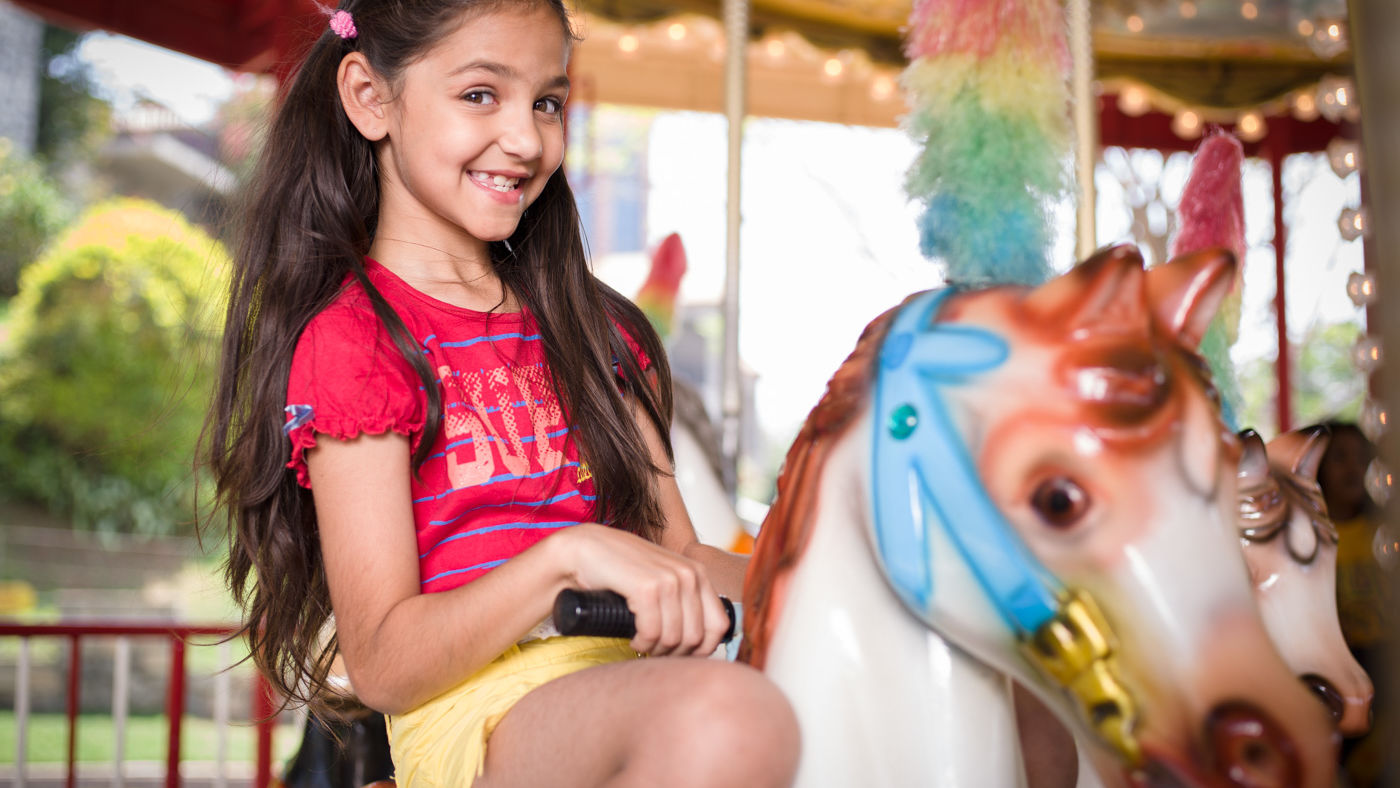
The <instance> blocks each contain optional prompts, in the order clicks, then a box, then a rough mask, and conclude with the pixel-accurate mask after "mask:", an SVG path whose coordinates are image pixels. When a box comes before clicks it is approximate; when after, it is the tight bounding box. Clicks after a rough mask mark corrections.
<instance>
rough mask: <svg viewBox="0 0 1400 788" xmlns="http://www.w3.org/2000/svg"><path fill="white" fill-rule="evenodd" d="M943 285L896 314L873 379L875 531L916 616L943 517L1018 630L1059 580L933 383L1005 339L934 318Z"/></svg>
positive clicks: (1053, 594) (948, 380) (1030, 626)
mask: <svg viewBox="0 0 1400 788" xmlns="http://www.w3.org/2000/svg"><path fill="white" fill-rule="evenodd" d="M951 292H953V291H951V290H948V289H943V290H934V291H929V292H927V293H923V294H920V295H919V296H917V297H916V298H914V299H913V300H912V301H911V302H910V303H908V304H906V305H905V306H904V307H903V308H902V309H900V311H899V313H898V314H897V315H895V318H894V323H893V325H892V326H891V327H890V330H889V333H888V334H887V335H886V337H885V341H884V344H883V345H882V346H881V347H880V363H879V372H878V375H877V378H876V382H875V410H874V421H875V424H874V433H875V439H874V446H873V448H874V455H873V457H872V459H871V473H872V476H873V479H872V484H873V485H874V488H875V489H874V504H875V533H876V537H877V541H878V544H879V550H880V557H881V559H882V561H883V562H884V565H885V574H886V577H887V578H888V579H889V581H890V583H891V584H892V585H893V586H894V588H895V590H896V592H897V593H898V594H899V596H900V598H901V599H902V600H903V601H904V603H905V604H906V605H907V606H909V607H910V608H911V609H912V610H913V611H914V612H915V614H917V615H919V616H921V617H923V616H925V615H926V614H927V613H928V606H929V602H930V600H931V599H932V596H933V583H934V578H933V571H932V566H931V561H932V555H931V552H930V549H929V548H930V537H931V534H930V529H931V528H933V527H935V524H936V523H938V522H941V523H942V524H943V528H944V531H945V532H946V533H947V536H948V538H949V540H950V541H951V542H952V543H953V544H954V545H955V546H956V547H957V549H958V551H959V552H960V553H961V555H962V559H963V562H964V563H966V564H967V566H968V567H970V568H971V569H972V572H973V574H974V576H976V578H977V580H978V582H979V583H980V584H981V586H982V589H983V591H985V593H986V594H987V597H988V599H989V600H991V602H992V604H993V606H994V607H996V609H997V611H998V612H999V613H1000V614H1001V615H1002V617H1003V618H1005V620H1006V621H1007V623H1008V624H1010V625H1011V626H1012V627H1013V628H1014V629H1015V630H1016V632H1017V633H1018V634H1019V635H1022V636H1028V635H1030V634H1033V633H1035V632H1036V631H1038V630H1039V629H1040V628H1041V626H1042V625H1044V624H1045V623H1046V622H1047V621H1049V620H1050V619H1051V618H1052V617H1054V616H1055V614H1056V612H1057V610H1058V609H1059V602H1058V600H1057V591H1058V590H1059V589H1058V584H1057V583H1056V582H1055V581H1054V578H1053V577H1052V576H1051V575H1050V574H1049V573H1048V572H1047V571H1046V570H1045V569H1044V567H1042V566H1041V565H1040V563H1039V562H1038V561H1037V560H1036V559H1035V557H1034V556H1032V555H1031V553H1030V551H1029V550H1027V549H1026V547H1025V544H1024V543H1023V542H1022V541H1021V539H1020V538H1019V537H1018V536H1017V535H1016V533H1015V532H1014V530H1013V529H1012V528H1011V526H1010V525H1009V524H1008V523H1007V522H1006V520H1005V518H1003V517H1002V515H1001V512H1000V511H999V510H998V509H997V508H996V506H995V505H994V504H993V503H992V501H991V499H990V498H989V497H988V496H987V491H986V489H985V488H984V487H983V485H982V481H981V479H980V478H979V477H978V475H977V469H976V467H975V466H974V464H973V462H972V458H971V457H969V456H968V451H967V447H966V446H965V445H964V444H963V441H962V439H961V437H960V436H959V434H958V432H957V430H956V429H955V428H954V426H953V423H952V420H951V418H950V417H949V415H948V409H947V406H946V405H945V404H944V402H943V398H942V396H941V394H940V388H941V387H943V386H949V385H959V384H961V383H964V382H966V381H967V380H968V379H969V378H971V377H973V376H975V375H977V374H979V373H983V372H987V371H990V370H993V369H995V368H997V367H998V366H1000V365H1001V364H1002V362H1004V361H1005V360H1006V358H1007V356H1008V355H1009V352H1010V351H1009V348H1008V347H1007V344H1006V341H1005V340H1004V339H1002V338H1001V337H999V336H997V335H996V334H994V333H992V332H990V331H986V330H984V329H981V328H976V327H972V326H963V325H958V324H940V323H936V322H934V318H935V316H936V315H937V313H938V309H939V307H940V305H941V304H942V302H943V299H944V298H946V297H947V296H948V295H949V294H950V293H951Z"/></svg>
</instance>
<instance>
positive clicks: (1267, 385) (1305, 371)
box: [1239, 322, 1366, 436]
mask: <svg viewBox="0 0 1400 788" xmlns="http://www.w3.org/2000/svg"><path fill="white" fill-rule="evenodd" d="M1360 336H1361V326H1360V325H1358V324H1357V323H1351V322H1347V323H1328V324H1318V325H1313V326H1311V327H1310V328H1309V329H1308V330H1307V332H1306V333H1305V334H1304V336H1303V338H1302V341H1300V342H1298V343H1297V344H1296V345H1295V346H1294V348H1293V355H1292V358H1293V368H1292V370H1293V381H1292V387H1293V407H1292V410H1293V414H1292V415H1293V424H1294V425H1295V426H1299V425H1303V424H1313V423H1316V422H1320V421H1326V420H1327V419H1334V418H1339V419H1346V420H1349V421H1355V420H1356V419H1357V418H1358V416H1359V414H1360V412H1361V403H1362V400H1363V399H1364V398H1365V396H1366V376H1365V375H1363V374H1361V372H1359V371H1358V370H1357V369H1356V366H1355V365H1354V364H1353V363H1352V360H1351V351H1352V347H1353V346H1354V345H1355V344H1356V340H1357V339H1358V338H1360ZM1239 378H1240V389H1241V392H1242V394H1243V396H1244V400H1245V408H1244V413H1243V414H1242V418H1241V421H1240V425H1241V426H1244V427H1253V428H1254V429H1256V430H1258V431H1259V433H1260V434H1262V435H1265V436H1273V435H1274V434H1276V433H1277V431H1278V415H1277V410H1276V408H1277V405H1276V404H1275V403H1276V402H1277V394H1278V391H1277V390H1278V381H1277V379H1276V377H1275V374H1274V359H1271V358H1265V359H1257V360H1255V361H1252V362H1250V363H1249V364H1247V365H1245V366H1244V368H1243V369H1241V370H1240V372H1239Z"/></svg>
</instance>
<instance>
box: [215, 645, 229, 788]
mask: <svg viewBox="0 0 1400 788" xmlns="http://www.w3.org/2000/svg"><path fill="white" fill-rule="evenodd" d="M232 659H233V656H232V651H231V650H230V648H229V642H228V641H227V640H224V641H221V642H220V643H219V670H218V672H217V673H215V674H214V760H215V762H216V763H217V764H218V766H217V769H216V771H215V777H214V786H215V788H228V733H229V731H228V729H229V698H230V696H231V694H232V693H231V692H230V689H229V672H230V668H231V665H232Z"/></svg>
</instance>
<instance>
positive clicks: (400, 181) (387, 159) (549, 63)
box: [378, 4, 569, 251]
mask: <svg viewBox="0 0 1400 788" xmlns="http://www.w3.org/2000/svg"><path fill="white" fill-rule="evenodd" d="M568 53H569V49H568V45H567V42H566V41H565V38H564V31H563V28H562V26H561V24H560V21H559V18H558V16H556V15H555V13H554V12H553V11H551V10H550V9H549V8H548V7H546V6H544V5H542V4H528V5H522V6H521V7H519V8H506V9H503V10H498V11H492V12H488V13H483V14H477V15H472V16H469V17H467V19H466V21H465V22H463V24H462V25H461V26H460V27H459V28H458V29H457V30H456V31H455V32H453V33H451V34H449V35H448V36H446V37H445V38H444V39H443V40H442V41H440V42H438V44H437V45H436V46H434V47H433V48H432V49H430V50H428V52H427V53H426V54H425V55H424V56H423V57H422V58H420V59H418V60H416V61H414V62H412V63H410V64H409V65H408V66H407V67H406V68H404V70H403V74H402V76H401V78H400V85H399V91H398V95H397V96H396V97H395V99H394V101H393V102H392V103H391V104H390V105H389V107H388V109H389V111H388V135H387V137H386V138H385V139H384V140H383V141H382V142H381V143H380V145H379V149H378V157H379V164H380V195H381V198H380V199H381V202H380V206H381V208H380V221H381V227H385V226H390V225H392V226H393V227H396V228H400V229H405V228H406V229H409V230H410V231H411V232H413V233H414V234H415V237H413V238H405V239H402V240H408V241H413V242H416V243H423V244H428V245H437V244H447V245H449V246H451V245H452V241H451V240H450V239H449V238H448V237H445V236H458V237H459V238H464V239H465V240H466V241H467V242H468V246H472V245H476V243H477V242H481V243H480V245H481V246H483V247H484V242H486V241H499V240H501V239H504V238H508V237H510V235H511V233H513V232H514V231H515V227H516V225H517V224H518V223H519V222H520V218H521V216H522V215H523V214H524V212H525V209H526V207H528V206H529V205H530V204H531V203H532V202H534V201H535V199H536V198H537V197H539V195H540V192H541V191H542V190H543V189H544V185H545V182H546V181H547V180H549V177H550V176H551V175H552V174H553V173H554V171H555V170H556V169H558V168H559V165H560V163H561V162H562V161H563V159H564V124H563V120H564V100H565V98H566V97H567V96H568V92H569V81H568V78H567V77H566V75H565V69H566V67H567V65H568ZM438 248H443V247H441V246H439V247H438ZM464 251H465V250H464ZM478 251H484V249H483V250H478Z"/></svg>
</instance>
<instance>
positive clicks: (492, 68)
mask: <svg viewBox="0 0 1400 788" xmlns="http://www.w3.org/2000/svg"><path fill="white" fill-rule="evenodd" d="M468 71H489V72H491V73H492V74H495V75H497V76H499V77H501V78H503V79H513V80H521V79H524V75H522V74H521V73H520V71H519V70H518V69H516V68H514V67H512V66H508V65H506V64H505V63H497V62H496V61H494V60H473V61H471V62H470V63H463V64H462V65H460V66H458V67H456V68H454V69H452V70H451V71H449V72H447V77H448V78H449V79H451V78H452V77H455V76H457V75H458V74H464V73H466V72H468ZM545 87H546V88H559V89H564V90H568V88H569V77H568V76H567V75H565V74H560V75H559V76H556V77H555V78H554V79H551V80H549V82H547V83H545Z"/></svg>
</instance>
